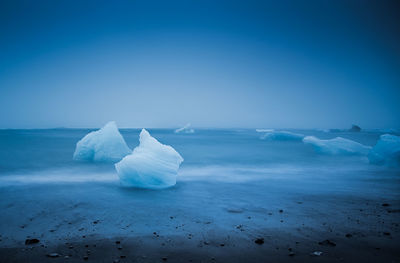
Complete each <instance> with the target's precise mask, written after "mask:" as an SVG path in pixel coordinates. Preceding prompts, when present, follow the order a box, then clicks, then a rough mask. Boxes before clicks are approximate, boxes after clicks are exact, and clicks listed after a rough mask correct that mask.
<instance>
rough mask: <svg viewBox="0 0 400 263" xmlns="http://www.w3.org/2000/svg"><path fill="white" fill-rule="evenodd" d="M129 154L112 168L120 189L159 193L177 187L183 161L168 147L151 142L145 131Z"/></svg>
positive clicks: (155, 141) (151, 139)
mask: <svg viewBox="0 0 400 263" xmlns="http://www.w3.org/2000/svg"><path fill="white" fill-rule="evenodd" d="M139 141H140V144H139V146H138V147H136V148H135V149H134V150H133V152H132V154H130V155H128V156H126V157H125V158H124V159H122V160H121V161H120V162H119V163H117V164H115V168H116V169H117V172H118V176H119V178H120V182H121V185H123V186H132V187H139V188H149V189H162V188H167V187H170V186H173V185H175V184H176V177H177V175H178V169H179V165H180V164H181V163H182V162H183V158H182V157H181V156H180V155H179V153H178V152H176V151H175V149H174V148H172V147H171V146H169V145H164V144H161V143H160V142H158V141H157V140H156V139H155V138H153V137H152V136H151V135H150V134H149V133H148V132H147V131H146V130H145V129H143V130H142V132H141V133H140V138H139Z"/></svg>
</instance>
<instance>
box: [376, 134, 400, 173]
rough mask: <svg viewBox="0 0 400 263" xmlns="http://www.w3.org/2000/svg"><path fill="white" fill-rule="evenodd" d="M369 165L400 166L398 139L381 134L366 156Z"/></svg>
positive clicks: (399, 141) (399, 142)
mask: <svg viewBox="0 0 400 263" xmlns="http://www.w3.org/2000/svg"><path fill="white" fill-rule="evenodd" d="M368 159H369V162H370V163H373V164H380V165H387V166H400V137H399V136H395V135H391V134H383V135H381V137H380V138H379V140H378V142H377V143H376V145H375V146H374V147H373V148H372V150H371V151H370V152H369V154H368Z"/></svg>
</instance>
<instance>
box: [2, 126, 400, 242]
mask: <svg viewBox="0 0 400 263" xmlns="http://www.w3.org/2000/svg"><path fill="white" fill-rule="evenodd" d="M90 131H91V130H89V129H46V130H0V209H1V211H2V217H1V218H0V233H1V234H2V236H3V243H2V244H3V245H10V246H11V245H13V244H14V245H15V244H19V243H20V242H22V240H24V239H25V238H26V237H27V236H35V235H40V236H41V238H42V239H45V240H49V241H50V240H59V239H60V238H66V237H68V238H75V237H78V236H81V235H82V234H83V232H85V234H86V235H88V236H90V235H94V236H96V237H104V236H107V237H111V236H115V235H147V234H150V233H153V232H154V231H161V232H163V233H165V234H171V235H172V234H174V235H179V234H187V231H190V233H196V232H204V233H209V232H208V231H211V228H212V231H213V233H215V232H218V231H220V233H221V235H224V233H230V232H231V231H233V230H232V229H234V226H235V225H238V224H244V223H243V221H245V220H247V218H250V217H251V218H253V219H252V224H251V226H248V228H249V229H248V231H246V234H245V235H248V237H249V238H250V237H251V236H252V235H256V231H259V230H260V229H270V228H275V229H276V227H278V226H279V227H280V229H283V230H282V231H286V230H287V231H290V230H291V229H293V228H295V227H297V226H298V225H299V224H300V223H301V224H303V225H306V226H308V227H310V228H312V229H315V231H317V230H320V229H322V228H324V227H326V224H325V225H323V226H322V225H321V224H320V220H322V219H323V220H325V222H331V224H348V222H347V223H346V221H345V220H346V216H347V215H348V214H349V213H351V211H352V209H355V208H354V207H353V206H352V204H353V203H354V202H356V203H357V200H358V201H360V200H363V201H365V202H364V203H368V202H369V201H371V202H372V201H373V200H379V202H380V201H382V200H383V201H384V200H388V201H390V202H392V203H399V200H400V198H399V196H400V194H399V193H400V191H399V190H400V184H399V182H400V180H399V179H400V170H399V169H398V168H387V167H383V166H376V165H371V164H369V162H368V158H367V157H365V156H330V155H321V154H318V153H316V152H315V151H314V149H313V148H312V147H311V146H310V145H305V144H303V143H302V142H301V141H267V140H262V139H260V137H261V135H262V134H260V133H258V132H256V131H255V130H249V129H197V130H196V132H195V133H193V134H176V133H174V132H173V130H171V129H149V132H150V133H151V135H152V136H154V137H155V138H157V139H158V140H159V141H160V142H162V143H164V144H168V145H171V146H173V147H174V148H175V149H176V150H177V151H178V152H179V153H180V154H181V155H182V157H183V158H184V159H185V161H184V162H183V164H182V165H181V168H180V170H179V176H178V180H177V185H176V186H174V187H172V188H169V189H165V190H161V191H154V190H143V189H130V188H123V187H121V186H120V185H119V181H118V176H117V174H116V172H115V169H114V166H113V164H99V163H87V162H75V161H73V160H72V155H73V152H74V150H75V145H76V143H77V141H78V140H80V139H81V138H82V137H83V136H84V135H85V134H87V133H88V132H90ZM290 131H291V132H296V133H302V134H305V135H314V136H316V137H318V138H321V139H329V138H334V137H337V136H341V137H344V138H348V139H351V140H354V141H357V142H359V143H362V144H365V145H369V146H373V145H374V144H375V143H376V141H377V140H378V138H379V136H380V134H382V133H380V132H378V131H363V132H359V133H356V132H347V131H337V132H322V131H317V130H290ZM139 133H140V130H139V129H122V130H121V134H122V135H123V137H124V138H125V140H126V142H127V144H128V146H129V147H130V148H131V149H133V148H134V147H136V146H137V145H138V143H139V142H138V138H139ZM368 200H369V201H368ZM299 203H305V204H306V205H304V206H303V207H299V205H298V204H299ZM199 208H201V209H199ZM280 209H284V210H285V211H290V212H289V213H290V214H291V215H292V216H290V217H289V218H286V219H285V227H283V226H282V223H281V218H278V217H276V218H274V217H273V218H272V219H268V220H267V219H266V218H267V217H268V215H269V214H272V213H276V211H279V210H280ZM332 209H333V210H338V211H340V210H343V213H341V214H335V215H332V213H331V211H332ZM170 217H174V218H176V224H174V225H172V224H171V223H169V222H170V221H169V220H170ZM95 220H100V222H102V224H98V225H96V226H94V225H93V224H92V222H93V221H95ZM199 222H212V224H210V225H209V224H201V225H199ZM246 222H247V221H246ZM179 223H181V224H184V225H185V226H186V230H180V229H179V230H178V227H177V225H179ZM373 224H374V223H373V222H369V223H366V224H365V225H358V226H354V227H358V228H362V227H364V228H366V229H370V227H371V225H373ZM21 226H23V227H21ZM82 228H83V229H85V230H83V232H82V231H80V230H79V229H82ZM209 228H210V229H209ZM49 229H51V230H54V231H51V232H49ZM285 229H286V230H285ZM179 231H181V232H179ZM185 231H186V232H185ZM231 234H232V233H231ZM299 235H300V234H299Z"/></svg>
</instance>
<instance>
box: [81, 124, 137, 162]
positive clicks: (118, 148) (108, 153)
mask: <svg viewBox="0 0 400 263" xmlns="http://www.w3.org/2000/svg"><path fill="white" fill-rule="evenodd" d="M131 152H132V151H131V149H129V148H128V146H127V145H126V143H125V140H124V138H123V137H122V135H121V134H120V133H119V131H118V128H117V125H116V124H115V122H113V121H111V122H109V123H107V124H106V125H105V126H104V127H103V128H101V129H100V130H98V131H94V132H91V133H88V134H87V135H86V136H85V137H83V138H82V139H81V140H80V141H79V142H78V143H77V144H76V148H75V152H74V156H73V159H74V160H76V161H93V162H118V161H120V160H121V159H122V158H124V156H126V155H128V154H130V153H131Z"/></svg>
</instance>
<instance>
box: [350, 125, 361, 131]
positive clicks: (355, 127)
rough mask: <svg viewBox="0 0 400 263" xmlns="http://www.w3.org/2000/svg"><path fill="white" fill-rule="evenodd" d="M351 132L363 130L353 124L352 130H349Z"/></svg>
mask: <svg viewBox="0 0 400 263" xmlns="http://www.w3.org/2000/svg"><path fill="white" fill-rule="evenodd" d="M349 131H350V132H360V131H361V128H360V126H358V125H355V124H353V125H352V126H351V128H350V129H349Z"/></svg>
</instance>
